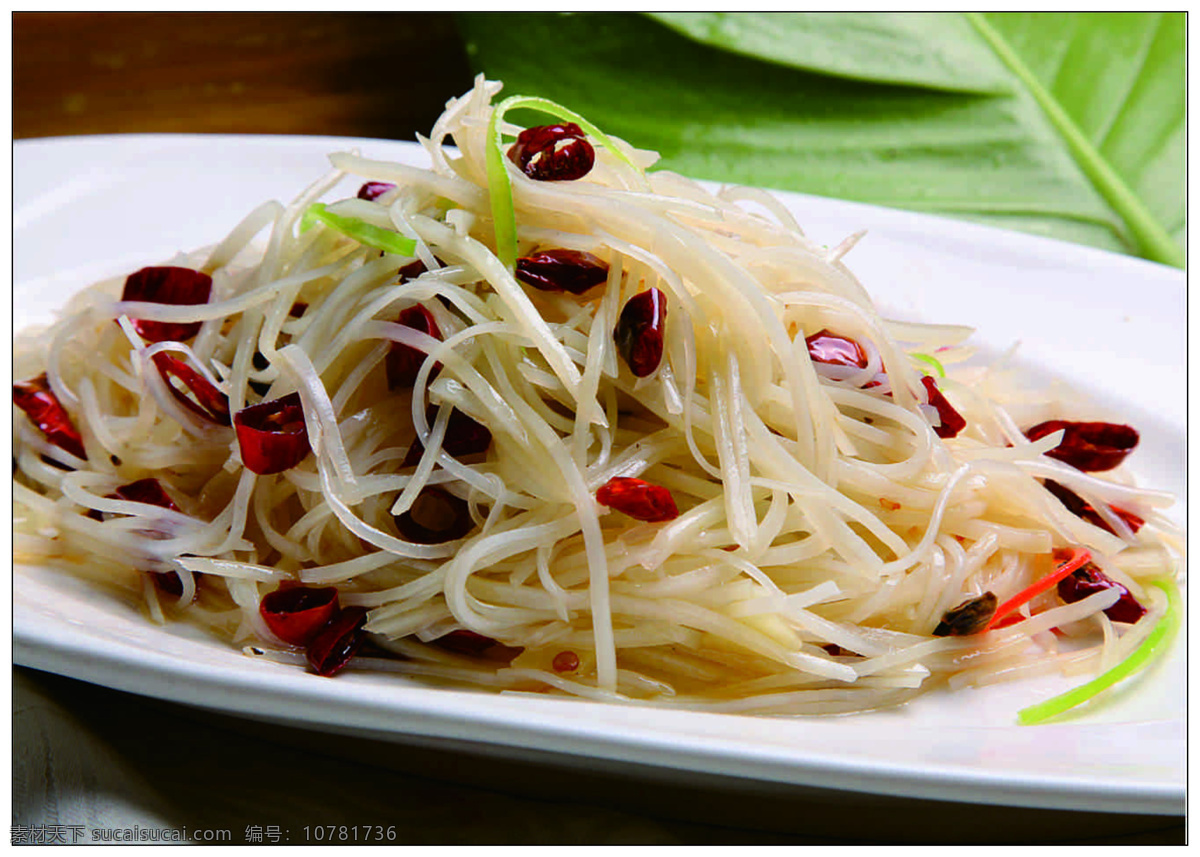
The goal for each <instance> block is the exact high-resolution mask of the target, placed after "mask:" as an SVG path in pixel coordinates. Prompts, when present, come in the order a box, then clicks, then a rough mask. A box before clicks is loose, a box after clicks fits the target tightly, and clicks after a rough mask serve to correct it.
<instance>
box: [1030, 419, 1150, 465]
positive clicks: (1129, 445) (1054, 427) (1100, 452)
mask: <svg viewBox="0 0 1200 857" xmlns="http://www.w3.org/2000/svg"><path fill="white" fill-rule="evenodd" d="M1059 430H1062V431H1063V432H1064V434H1063V439H1062V442H1061V443H1059V445H1058V446H1056V447H1054V449H1052V450H1050V451H1049V452H1047V453H1046V455H1048V456H1049V457H1050V458H1057V459H1058V460H1059V461H1062V462H1065V463H1067V464H1070V465H1071V466H1072V467H1075V468H1077V469H1079V470H1083V471H1085V472H1089V473H1097V472H1101V471H1104V470H1112V469H1113V468H1114V467H1117V466H1118V465H1119V464H1120V463H1121V462H1122V461H1124V460H1125V457H1126V456H1128V455H1129V453H1131V452H1133V450H1134V448H1135V447H1136V446H1137V445H1138V440H1139V439H1140V437H1139V435H1138V432H1137V429H1135V428H1133V427H1132V426H1127V425H1122V424H1120V423H1105V422H1075V421H1072V420H1047V421H1046V422H1044V423H1038V424H1037V425H1035V426H1034V427H1033V428H1030V429H1027V430H1026V431H1025V436H1026V437H1027V438H1029V439H1030V440H1038V439H1039V438H1043V437H1045V436H1046V435H1048V434H1053V433H1054V432H1056V431H1059Z"/></svg>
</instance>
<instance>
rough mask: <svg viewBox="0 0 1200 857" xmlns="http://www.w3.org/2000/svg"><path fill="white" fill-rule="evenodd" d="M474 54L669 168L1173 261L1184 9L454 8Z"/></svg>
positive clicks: (526, 90)
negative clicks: (657, 156) (652, 152)
mask: <svg viewBox="0 0 1200 857" xmlns="http://www.w3.org/2000/svg"><path fill="white" fill-rule="evenodd" d="M459 21H460V29H461V31H462V33H463V36H464V39H465V41H466V45H467V52H468V56H470V58H471V61H472V63H473V64H474V65H475V67H476V69H477V70H478V71H482V72H484V73H485V74H487V75H488V77H490V78H492V79H498V80H502V81H504V83H505V93H506V94H508V95H513V94H523V95H538V96H543V97H546V98H550V99H553V100H554V101H557V102H559V103H561V104H564V105H566V106H568V107H570V108H572V109H573V110H576V111H578V112H579V113H581V114H583V115H584V116H586V117H587V118H588V119H590V120H591V121H592V122H594V123H595V124H597V125H598V126H600V127H601V128H603V129H604V130H605V131H607V132H609V133H613V134H616V135H618V136H620V137H623V138H625V139H626V140H628V141H629V142H631V143H633V144H634V145H637V146H640V147H643V148H650V149H656V150H658V151H659V152H660V153H661V154H662V156H663V160H662V162H661V165H662V166H663V167H665V168H668V169H672V170H676V171H678V172H681V173H684V174H686V175H691V176H694V177H697V178H707V179H713V180H717V181H727V182H738V183H743V184H753V185H760V186H764V187H771V188H777V189H783V190H797V191H803V192H806V193H812V194H818V195H822V196H830V197H837V198H841V199H850V200H858V201H862V202H870V203H875V204H879V205H886V206H891V207H895V208H907V209H914V210H918V211H925V212H930V213H935V214H941V215H946V216H952V217H961V218H966V219H969V220H974V221H978V222H983V223H987V224H990V225H994V226H1001V227H1006V228H1011V229H1020V230H1024V231H1026V232H1031V233H1035V234H1039V235H1046V236H1050V237H1054V238H1060V239H1063V240H1067V241H1076V242H1080V243H1084V244H1090V245H1093V246H1096V247H1101V248H1105V249H1108V250H1114V251H1117V252H1123V253H1130V254H1135V255H1140V256H1144V257H1145V258H1148V259H1153V260H1155V261H1158V262H1163V263H1166V264H1172V265H1177V266H1181V267H1182V266H1183V263H1184V262H1183V260H1184V254H1183V245H1184V236H1185V225H1186V224H1185V215H1186V191H1185V181H1184V158H1185V151H1184V146H1185V132H1186V126H1185V118H1186V113H1185V108H1186V90H1185V49H1184V45H1185V20H1184V15H1183V14H1182V13H1113V14H1100V13H1086V14H1085V13H991V14H973V13H895V14H893V13H703V12H701V13H663V14H653V15H635V14H612V13H581V14H550V13H547V14H524V13H503V14H464V15H462V16H460V19H459Z"/></svg>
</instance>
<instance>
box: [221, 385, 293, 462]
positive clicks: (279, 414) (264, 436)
mask: <svg viewBox="0 0 1200 857" xmlns="http://www.w3.org/2000/svg"><path fill="white" fill-rule="evenodd" d="M233 425H234V428H235V429H237V439H238V448H239V449H240V450H241V453H242V463H243V464H244V465H246V468H247V469H249V470H251V471H253V472H254V473H258V474H262V475H266V474H269V473H281V472H282V471H284V470H287V469H289V468H291V467H295V466H296V465H297V464H299V463H300V462H301V461H303V460H304V458H305V457H306V456H307V455H308V454H309V452H311V451H312V448H311V447H310V446H309V443H308V429H307V428H306V427H305V425H304V407H303V406H302V405H301V403H300V394H299V393H290V394H288V395H286V396H284V397H283V398H282V399H275V400H273V401H270V402H262V403H260V404H257V405H251V406H250V407H248V408H243V409H242V410H240V411H238V412H237V414H236V415H235V416H234V418H233Z"/></svg>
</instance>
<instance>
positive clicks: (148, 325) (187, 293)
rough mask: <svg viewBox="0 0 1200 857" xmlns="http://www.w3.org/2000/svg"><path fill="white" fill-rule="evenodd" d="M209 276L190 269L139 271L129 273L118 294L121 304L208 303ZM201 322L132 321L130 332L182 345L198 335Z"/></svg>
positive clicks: (155, 268)
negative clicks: (129, 302) (184, 341)
mask: <svg viewBox="0 0 1200 857" xmlns="http://www.w3.org/2000/svg"><path fill="white" fill-rule="evenodd" d="M211 294H212V277H210V276H209V275H208V274H205V273H203V272H201V271H193V270H192V269H191V268H177V267H174V266H159V267H151V268H142V269H141V270H140V271H135V272H134V273H132V274H130V275H129V276H128V277H127V278H126V280H125V288H124V290H123V291H122V292H121V300H123V301H142V302H145V303H154V304H170V305H172V306H192V305H195V304H206V303H208V299H209V296H210V295H211ZM200 325H201V322H198V321H188V322H170V321H147V320H143V319H134V320H133V329H134V330H136V331H137V332H138V333H139V334H140V335H141V336H142V337H143V338H144V339H146V340H148V341H150V342H165V341H167V340H171V341H175V342H182V341H183V340H185V339H190V338H191V337H193V336H195V335H196V334H197V333H199V332H200Z"/></svg>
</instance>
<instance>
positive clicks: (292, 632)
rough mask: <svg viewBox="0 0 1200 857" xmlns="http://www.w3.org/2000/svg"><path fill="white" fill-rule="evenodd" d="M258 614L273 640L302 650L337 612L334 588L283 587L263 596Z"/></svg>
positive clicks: (336, 593) (335, 590)
mask: <svg viewBox="0 0 1200 857" xmlns="http://www.w3.org/2000/svg"><path fill="white" fill-rule="evenodd" d="M258 612H259V614H260V615H261V616H262V617H263V621H265V622H266V623H267V627H268V628H270V629H271V633H273V634H274V635H275V636H276V637H278V638H279V639H281V640H283V641H284V642H285V643H290V644H291V645H293V646H305V645H308V643H309V641H310V640H312V639H313V637H315V636H316V635H317V634H318V633H319V632H320V631H321V629H323V628H324V627H325V626H326V625H328V624H329V621H330V620H331V619H332V618H333V616H334V614H336V613H337V612H338V591H337V587H334V586H323V587H309V586H288V585H283V586H280V587H279V588H278V589H276V590H275V591H274V592H268V593H267V594H266V595H264V596H263V599H262V601H261V602H259V605H258Z"/></svg>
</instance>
